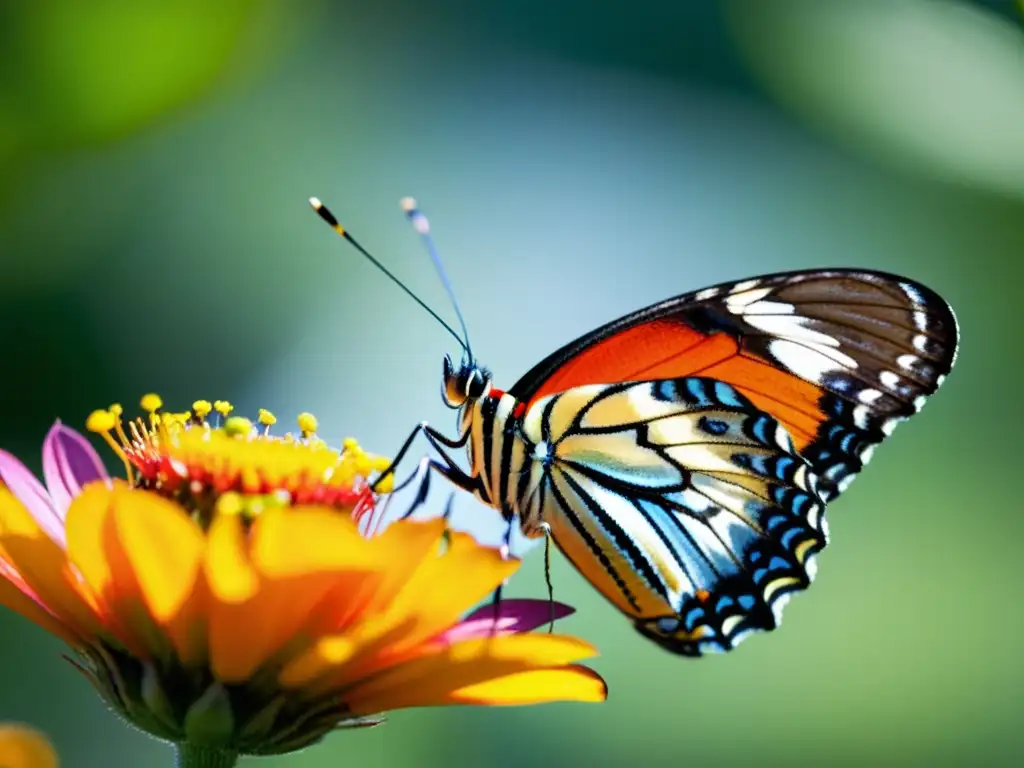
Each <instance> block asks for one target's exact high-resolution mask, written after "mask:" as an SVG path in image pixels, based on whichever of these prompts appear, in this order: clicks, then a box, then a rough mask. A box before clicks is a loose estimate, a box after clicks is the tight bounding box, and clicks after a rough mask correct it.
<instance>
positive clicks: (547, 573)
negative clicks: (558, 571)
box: [540, 523, 555, 635]
mask: <svg viewBox="0 0 1024 768" xmlns="http://www.w3.org/2000/svg"><path fill="white" fill-rule="evenodd" d="M540 526H541V528H543V529H544V583H545V584H546V585H547V587H548V609H549V612H550V613H549V621H548V634H549V635H550V634H553V633H554V631H555V588H554V586H553V585H552V583H551V526H550V525H548V524H547V523H541V524H540Z"/></svg>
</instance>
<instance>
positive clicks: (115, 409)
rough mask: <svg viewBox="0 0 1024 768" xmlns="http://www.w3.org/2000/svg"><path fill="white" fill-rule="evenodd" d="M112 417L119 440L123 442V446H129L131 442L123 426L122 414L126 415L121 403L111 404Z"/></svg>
mask: <svg viewBox="0 0 1024 768" xmlns="http://www.w3.org/2000/svg"><path fill="white" fill-rule="evenodd" d="M107 410H109V411H110V413H111V415H113V417H114V431H115V432H116V433H117V439H118V440H120V441H121V445H123V446H128V445H129V442H130V441H129V440H128V435H126V434H125V433H124V426H123V425H122V424H121V414H122V413H124V408H122V407H121V404H120V403H111V405H110V408H108V409H107Z"/></svg>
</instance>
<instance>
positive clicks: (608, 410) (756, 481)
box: [518, 377, 827, 656]
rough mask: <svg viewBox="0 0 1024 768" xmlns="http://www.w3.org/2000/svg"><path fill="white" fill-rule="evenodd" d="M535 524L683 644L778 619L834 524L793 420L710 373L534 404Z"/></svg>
mask: <svg viewBox="0 0 1024 768" xmlns="http://www.w3.org/2000/svg"><path fill="white" fill-rule="evenodd" d="M522 431H523V436H524V437H525V439H526V440H527V441H528V444H529V445H530V446H531V448H530V450H531V451H532V456H533V461H532V462H531V463H530V464H529V479H528V480H527V481H525V482H523V483H522V484H521V493H522V498H520V499H519V505H518V506H519V509H520V514H521V515H522V517H523V520H524V527H527V528H528V527H530V525H531V524H537V523H540V522H544V523H547V524H548V526H550V532H551V535H552V538H553V539H554V541H555V543H556V545H557V546H558V547H559V549H561V551H562V552H563V553H564V554H565V555H566V557H567V558H568V559H569V560H570V561H571V562H572V563H573V565H574V566H575V567H576V568H577V569H578V570H579V571H580V572H581V573H582V574H583V575H584V576H585V577H586V578H587V579H588V580H589V581H590V582H591V583H592V584H593V585H594V586H595V587H596V588H597V589H598V590H600V591H601V592H602V594H604V595H605V597H607V598H608V599H609V600H610V601H611V602H612V603H613V604H615V605H616V606H617V607H618V608H619V609H620V610H621V611H622V612H623V613H625V614H627V615H628V616H630V617H631V618H633V620H634V622H635V624H636V627H637V629H638V630H639V631H640V632H641V633H642V634H644V635H646V636H647V637H649V638H651V639H653V640H654V641H655V642H657V643H659V644H660V645H662V646H663V647H665V648H667V649H668V650H671V651H673V652H675V653H680V654H684V655H691V656H698V655H701V654H702V653H703V652H706V651H726V650H729V649H731V648H733V647H734V646H735V645H736V643H738V642H739V641H740V640H741V639H742V638H743V637H744V636H745V635H746V634H748V633H749V632H751V631H754V630H770V629H773V628H774V627H776V626H777V625H778V623H779V620H780V617H781V609H782V606H783V605H784V604H785V602H786V600H787V599H788V596H789V594H790V593H792V592H794V591H797V590H802V589H804V588H806V587H807V586H809V584H810V582H811V579H812V578H813V575H814V557H815V555H816V554H817V553H818V552H819V551H820V550H821V549H822V548H824V546H825V544H826V541H827V531H826V525H825V520H824V517H823V509H824V504H823V502H822V501H821V498H820V495H819V490H818V482H819V480H818V477H817V475H816V474H815V473H814V471H813V469H812V468H811V466H810V465H809V464H808V462H807V461H806V460H805V459H804V458H802V457H801V455H800V453H799V452H798V451H797V449H796V447H795V446H794V443H793V440H792V438H791V436H790V435H789V433H788V432H787V430H786V429H785V428H784V427H782V425H780V423H779V422H778V421H777V420H776V419H775V418H773V417H772V416H770V415H768V414H766V413H764V412H763V411H762V410H760V409H759V408H757V407H756V406H755V405H754V404H753V403H752V402H751V401H750V400H749V399H748V398H747V397H745V396H744V395H742V394H741V393H740V392H738V391H737V389H736V388H734V387H732V386H731V385H729V384H727V383H725V382H722V381H717V380H714V379H710V378H702V377H685V378H679V379H664V380H658V381H649V382H640V383H631V384H617V385H606V386H601V385H588V386H583V387H576V388H572V389H569V390H567V391H565V392H561V393H558V394H554V395H548V396H546V397H544V398H541V399H539V400H537V401H536V402H534V403H533V404H532V406H531V407H530V408H529V409H528V411H527V413H526V415H525V417H524V419H523V423H522Z"/></svg>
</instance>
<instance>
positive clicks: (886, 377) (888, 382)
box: [878, 371, 900, 389]
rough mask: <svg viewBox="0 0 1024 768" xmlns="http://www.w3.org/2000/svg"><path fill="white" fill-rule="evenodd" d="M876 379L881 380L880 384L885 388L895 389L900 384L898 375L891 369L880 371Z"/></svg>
mask: <svg viewBox="0 0 1024 768" xmlns="http://www.w3.org/2000/svg"><path fill="white" fill-rule="evenodd" d="M878 380H879V381H881V382H882V386H884V387H886V388H887V389H897V388H898V387H899V385H900V377H899V376H897V375H896V374H895V373H893V372H892V371H882V372H881V373H880V374H878Z"/></svg>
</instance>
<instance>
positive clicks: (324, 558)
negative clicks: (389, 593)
mask: <svg viewBox="0 0 1024 768" xmlns="http://www.w3.org/2000/svg"><path fill="white" fill-rule="evenodd" d="M252 541H253V544H252V559H253V562H254V563H255V564H257V566H258V567H259V570H260V571H261V572H262V573H264V574H266V575H267V576H272V577H286V576H295V575H306V574H309V573H312V572H314V571H350V570H364V571H365V570H377V569H379V568H380V565H379V563H378V562H377V560H376V559H375V553H374V547H373V545H372V543H371V542H369V541H367V540H366V539H365V538H364V537H363V536H362V534H360V533H359V529H358V528H356V524H355V523H354V522H352V520H351V518H349V517H348V516H347V515H339V514H338V513H337V512H335V511H334V510H330V509H324V508H322V507H294V508H292V509H290V510H287V511H284V510H278V509H273V510H269V511H267V512H266V513H265V514H264V515H261V516H260V518H259V519H258V520H257V521H256V524H255V525H254V526H253V531H252Z"/></svg>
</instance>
